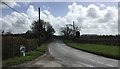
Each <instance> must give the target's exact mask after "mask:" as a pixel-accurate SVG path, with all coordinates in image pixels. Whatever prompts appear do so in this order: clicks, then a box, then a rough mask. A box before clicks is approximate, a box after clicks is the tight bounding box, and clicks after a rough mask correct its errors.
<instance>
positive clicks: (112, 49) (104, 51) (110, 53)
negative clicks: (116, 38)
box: [64, 41, 120, 59]
mask: <svg viewBox="0 0 120 69" xmlns="http://www.w3.org/2000/svg"><path fill="white" fill-rule="evenodd" d="M64 42H65V43H66V44H67V45H68V46H70V47H72V48H76V49H79V50H83V51H87V52H91V53H94V54H98V55H102V56H106V57H110V58H115V59H119V58H120V55H118V48H120V47H118V46H111V45H100V44H80V43H75V42H72V41H64Z"/></svg>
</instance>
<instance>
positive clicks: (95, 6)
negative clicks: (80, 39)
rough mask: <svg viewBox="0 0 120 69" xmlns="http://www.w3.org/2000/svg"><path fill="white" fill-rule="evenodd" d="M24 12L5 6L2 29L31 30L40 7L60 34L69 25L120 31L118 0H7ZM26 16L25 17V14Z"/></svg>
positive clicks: (103, 31)
mask: <svg viewBox="0 0 120 69" xmlns="http://www.w3.org/2000/svg"><path fill="white" fill-rule="evenodd" d="M7 4H8V5H9V6H11V7H13V8H14V9H16V10H17V11H19V12H20V13H18V12H16V11H13V10H12V9H10V8H8V7H7V6H5V5H0V8H2V16H0V22H2V28H1V29H3V30H5V31H11V32H12V33H25V32H26V31H27V30H30V26H31V24H32V23H33V21H36V20H37V19H38V7H40V8H41V16H40V17H41V19H43V20H44V21H47V22H50V23H51V25H52V26H53V28H54V29H55V31H56V33H55V34H56V35H58V34H59V31H60V28H61V27H63V26H65V24H72V22H73V21H74V22H75V25H77V26H79V27H82V28H81V34H99V35H103V34H104V35H115V34H118V7H117V5H118V4H117V2H7ZM20 14H22V15H24V16H22V15H20Z"/></svg>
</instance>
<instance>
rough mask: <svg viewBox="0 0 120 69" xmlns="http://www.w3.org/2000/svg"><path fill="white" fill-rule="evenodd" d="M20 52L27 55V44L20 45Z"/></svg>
mask: <svg viewBox="0 0 120 69" xmlns="http://www.w3.org/2000/svg"><path fill="white" fill-rule="evenodd" d="M20 53H21V54H22V56H25V46H23V45H20Z"/></svg>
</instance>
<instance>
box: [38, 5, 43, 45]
mask: <svg viewBox="0 0 120 69" xmlns="http://www.w3.org/2000/svg"><path fill="white" fill-rule="evenodd" d="M38 10H39V11H38V13H39V34H38V38H39V43H38V44H39V46H40V43H41V41H40V38H41V35H40V31H41V28H42V27H41V24H40V7H39V8H38Z"/></svg>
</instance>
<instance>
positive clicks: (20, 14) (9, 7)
mask: <svg viewBox="0 0 120 69" xmlns="http://www.w3.org/2000/svg"><path fill="white" fill-rule="evenodd" d="M2 3H3V4H4V5H6V6H7V7H9V8H10V9H12V10H13V11H16V12H18V13H19V14H20V15H22V16H24V17H27V16H25V15H23V14H21V13H20V12H19V11H17V10H15V9H14V8H12V7H11V6H9V5H8V4H6V3H5V2H2ZM27 18H28V19H30V18H29V17H27Z"/></svg>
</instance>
